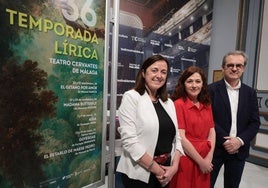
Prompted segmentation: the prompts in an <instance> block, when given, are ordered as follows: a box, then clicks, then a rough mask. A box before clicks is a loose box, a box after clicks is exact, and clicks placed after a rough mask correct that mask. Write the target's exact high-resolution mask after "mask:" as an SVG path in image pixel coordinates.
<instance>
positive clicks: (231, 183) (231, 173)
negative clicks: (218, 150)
mask: <svg viewBox="0 0 268 188" xmlns="http://www.w3.org/2000/svg"><path fill="white" fill-rule="evenodd" d="M212 164H213V170H212V172H211V173H210V175H211V177H210V181H211V184H210V185H211V186H210V187H211V188H214V185H215V183H216V180H217V177H218V174H219V172H220V169H221V167H222V165H224V175H223V176H224V188H239V184H240V181H241V177H242V174H243V170H244V167H245V160H239V159H238V158H237V157H236V154H234V155H226V156H225V157H223V156H220V157H214V158H213V160H212Z"/></svg>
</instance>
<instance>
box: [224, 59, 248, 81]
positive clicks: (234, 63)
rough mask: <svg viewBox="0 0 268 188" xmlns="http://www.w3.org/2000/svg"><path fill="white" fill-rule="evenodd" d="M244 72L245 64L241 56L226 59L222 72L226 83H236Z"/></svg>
mask: <svg viewBox="0 0 268 188" xmlns="http://www.w3.org/2000/svg"><path fill="white" fill-rule="evenodd" d="M244 70H245V62H244V57H243V56H242V55H230V56H227V57H226V63H225V66H224V67H223V68H222V71H223V73H224V77H225V79H226V81H227V82H236V81H238V80H239V79H240V77H241V76H242V74H243V72H244Z"/></svg>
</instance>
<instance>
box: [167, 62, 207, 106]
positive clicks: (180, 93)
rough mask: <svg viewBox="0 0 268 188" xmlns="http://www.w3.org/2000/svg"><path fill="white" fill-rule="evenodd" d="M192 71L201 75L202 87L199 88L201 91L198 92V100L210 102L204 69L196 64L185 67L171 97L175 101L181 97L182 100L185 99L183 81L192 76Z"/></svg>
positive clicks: (205, 102) (185, 93) (204, 102)
mask: <svg viewBox="0 0 268 188" xmlns="http://www.w3.org/2000/svg"><path fill="white" fill-rule="evenodd" d="M194 73H199V74H200V76H201V79H202V81H203V87H202V89H201V92H200V93H199V94H198V96H197V99H198V101H199V102H201V103H203V104H205V105H206V104H210V97H209V92H208V85H207V78H206V75H205V73H204V71H203V70H202V69H201V68H199V67H196V66H190V67H188V68H187V69H185V70H184V71H183V73H182V75H181V76H180V78H179V80H178V83H177V85H176V87H175V89H174V91H173V93H172V95H171V97H170V98H171V99H172V100H173V101H175V100H176V99H178V98H181V97H182V98H183V99H184V100H186V99H187V92H186V90H185V81H186V80H187V79H188V78H189V77H190V76H192V75H193V74H194Z"/></svg>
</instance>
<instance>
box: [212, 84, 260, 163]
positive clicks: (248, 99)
mask: <svg viewBox="0 0 268 188" xmlns="http://www.w3.org/2000/svg"><path fill="white" fill-rule="evenodd" d="M209 91H210V97H211V101H212V111H213V117H214V122H215V130H216V146H215V151H214V156H219V155H223V156H224V155H228V153H227V152H226V150H225V149H224V147H223V143H224V142H225V139H224V138H223V137H225V136H229V132H230V129H231V122H232V117H231V106H230V101H229V97H228V93H227V89H226V85H225V82H224V79H222V80H220V81H218V82H214V83H212V84H210V85H209ZM259 127H260V117H259V108H258V101H257V94H256V91H255V90H254V89H253V88H251V87H249V86H247V85H245V84H243V83H241V88H240V89H239V102H238V109H237V136H238V137H239V138H241V139H242V140H243V141H244V146H241V147H240V148H239V152H238V153H237V157H238V158H239V159H241V160H245V159H246V158H247V157H248V156H249V148H250V142H251V140H253V138H254V137H255V136H256V134H257V132H258V130H259Z"/></svg>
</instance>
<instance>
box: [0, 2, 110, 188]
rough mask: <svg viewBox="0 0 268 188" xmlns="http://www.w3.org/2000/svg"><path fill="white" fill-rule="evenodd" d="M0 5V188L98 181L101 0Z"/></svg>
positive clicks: (101, 73)
mask: <svg viewBox="0 0 268 188" xmlns="http://www.w3.org/2000/svg"><path fill="white" fill-rule="evenodd" d="M0 6H1V8H0V11H1V14H0V16H1V22H0V43H1V46H0V54H1V61H0V88H1V91H0V187H3V188H9V187H70V188H72V187H73V188H74V187H75V188H77V187H85V186H88V185H92V184H94V183H95V182H98V181H100V179H101V173H102V169H104V168H103V167H102V161H101V160H102V137H103V136H102V132H103V131H102V125H103V122H102V120H103V86H104V83H103V80H104V79H103V78H104V75H103V74H104V35H105V6H106V1H104V0H75V1H74V0H23V1H22V0H14V1H7V0H0Z"/></svg>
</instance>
